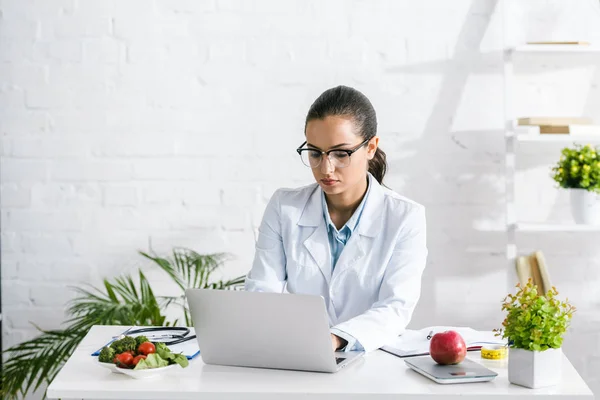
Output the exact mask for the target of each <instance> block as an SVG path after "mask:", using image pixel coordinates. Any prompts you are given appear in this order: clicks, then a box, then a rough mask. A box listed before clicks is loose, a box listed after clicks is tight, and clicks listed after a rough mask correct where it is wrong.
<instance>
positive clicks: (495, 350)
mask: <svg viewBox="0 0 600 400" xmlns="http://www.w3.org/2000/svg"><path fill="white" fill-rule="evenodd" d="M507 354H508V349H507V348H506V346H500V345H490V346H482V347H481V358H487V359H488V360H500V359H502V358H504V357H506V356H507Z"/></svg>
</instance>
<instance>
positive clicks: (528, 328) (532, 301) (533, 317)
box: [495, 279, 576, 351]
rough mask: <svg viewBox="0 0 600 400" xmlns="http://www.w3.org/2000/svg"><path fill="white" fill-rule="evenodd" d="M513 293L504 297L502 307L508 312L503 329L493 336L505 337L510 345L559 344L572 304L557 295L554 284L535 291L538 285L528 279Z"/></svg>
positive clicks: (538, 347) (537, 346) (540, 348)
mask: <svg viewBox="0 0 600 400" xmlns="http://www.w3.org/2000/svg"><path fill="white" fill-rule="evenodd" d="M517 288H518V291H517V293H516V294H514V295H513V294H509V295H508V296H506V298H504V301H503V304H502V310H504V311H506V312H507V315H506V318H505V319H504V321H503V322H502V326H503V328H502V329H498V330H495V332H496V336H502V337H503V338H505V339H508V341H509V343H511V345H512V347H516V348H519V349H525V350H532V351H544V350H547V349H549V348H554V349H557V348H560V347H561V346H562V342H563V335H564V334H565V332H566V331H567V328H568V327H569V324H570V322H571V318H572V317H573V313H574V312H575V310H576V309H575V307H574V306H573V305H571V304H569V300H568V299H567V300H565V301H560V300H558V299H557V298H556V296H557V295H558V291H557V290H556V288H555V287H552V289H551V290H548V292H547V293H546V294H545V295H544V294H540V293H538V289H537V285H534V284H533V281H532V280H531V279H529V281H528V282H527V284H526V285H525V286H521V284H518V285H517Z"/></svg>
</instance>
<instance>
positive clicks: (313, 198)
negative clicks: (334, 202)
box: [298, 174, 384, 284]
mask: <svg viewBox="0 0 600 400" xmlns="http://www.w3.org/2000/svg"><path fill="white" fill-rule="evenodd" d="M368 176H369V185H370V188H371V189H370V192H369V197H368V199H367V202H366V203H365V205H364V209H363V213H362V216H361V220H360V223H359V224H358V226H357V229H356V232H355V233H353V234H352V236H351V237H350V240H349V242H348V244H347V245H346V247H349V248H348V249H346V248H344V250H343V251H342V254H341V255H340V259H339V260H338V266H336V272H335V274H336V275H338V274H339V273H341V272H342V271H343V270H345V269H346V268H348V267H350V266H352V265H353V264H355V263H356V261H358V260H359V259H360V258H361V257H363V256H364V255H365V253H366V247H367V244H366V242H364V240H363V239H362V236H366V237H371V238H372V237H375V236H377V234H378V233H379V232H380V231H381V225H382V223H383V221H382V218H381V213H382V210H383V202H384V192H383V188H382V187H381V185H380V184H379V182H377V180H376V179H375V178H374V177H373V176H372V175H371V174H368ZM321 196H322V189H321V187H320V186H318V185H317V186H316V188H315V190H314V191H313V192H312V194H311V195H310V197H309V198H308V201H307V202H306V205H305V206H304V210H303V212H302V215H301V216H300V220H299V221H298V225H299V226H304V227H316V229H315V230H314V232H312V234H311V235H310V236H308V237H307V238H306V240H305V241H304V247H306V249H307V250H308V252H309V253H310V255H311V256H312V258H313V259H314V261H315V263H316V264H317V265H318V267H319V269H320V270H321V272H322V273H323V276H324V278H325V280H326V281H327V284H330V283H331V279H332V276H331V271H332V268H331V249H330V248H329V240H328V238H327V226H326V223H325V218H323V204H322V201H321Z"/></svg>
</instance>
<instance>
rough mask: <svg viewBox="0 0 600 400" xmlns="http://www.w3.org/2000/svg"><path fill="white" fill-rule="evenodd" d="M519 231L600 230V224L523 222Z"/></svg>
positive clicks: (519, 225) (518, 227) (519, 226)
mask: <svg viewBox="0 0 600 400" xmlns="http://www.w3.org/2000/svg"><path fill="white" fill-rule="evenodd" d="M517 231H519V232H600V225H578V224H574V223H572V224H569V223H564V224H558V223H557V224H550V223H541V222H540V223H536V222H521V223H519V224H517Z"/></svg>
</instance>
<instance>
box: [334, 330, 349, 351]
mask: <svg viewBox="0 0 600 400" xmlns="http://www.w3.org/2000/svg"><path fill="white" fill-rule="evenodd" d="M346 344H348V342H346V340H344V339H342V338H341V337H339V336H336V335H334V334H333V333H332V334H331V346H333V351H337V349H341V348H342V347H344V346H345V345H346Z"/></svg>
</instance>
